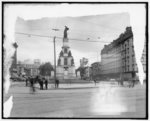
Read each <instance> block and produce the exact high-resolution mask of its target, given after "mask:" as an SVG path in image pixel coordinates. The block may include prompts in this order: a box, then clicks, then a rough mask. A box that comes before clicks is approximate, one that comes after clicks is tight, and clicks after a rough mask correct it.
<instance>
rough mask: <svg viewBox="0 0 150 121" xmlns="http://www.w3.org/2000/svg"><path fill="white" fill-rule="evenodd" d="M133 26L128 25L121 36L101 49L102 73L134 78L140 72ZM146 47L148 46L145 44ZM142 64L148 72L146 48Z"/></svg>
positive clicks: (110, 75)
mask: <svg viewBox="0 0 150 121" xmlns="http://www.w3.org/2000/svg"><path fill="white" fill-rule="evenodd" d="M133 41H134V40H133V33H132V29H131V27H127V28H126V30H125V32H124V33H122V34H121V35H120V36H119V38H117V39H116V40H114V41H113V42H111V43H110V44H109V45H105V46H104V48H103V49H102V51H101V74H102V75H103V76H104V77H106V76H107V77H111V78H118V77H122V78H133V77H135V75H136V73H137V72H138V68H137V64H136V59H135V52H134V45H133ZM145 47H146V46H145ZM142 59H143V60H142V64H143V68H144V71H145V72H146V48H144V50H143V56H142Z"/></svg>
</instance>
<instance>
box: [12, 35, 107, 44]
mask: <svg viewBox="0 0 150 121" xmlns="http://www.w3.org/2000/svg"><path fill="white" fill-rule="evenodd" d="M15 33H16V34H20V35H27V36H38V37H47V38H53V37H54V36H46V35H39V34H29V33H23V32H15ZM56 38H57V39H63V37H58V36H56ZM69 40H76V41H82V42H101V43H109V42H105V41H96V40H82V39H76V38H69Z"/></svg>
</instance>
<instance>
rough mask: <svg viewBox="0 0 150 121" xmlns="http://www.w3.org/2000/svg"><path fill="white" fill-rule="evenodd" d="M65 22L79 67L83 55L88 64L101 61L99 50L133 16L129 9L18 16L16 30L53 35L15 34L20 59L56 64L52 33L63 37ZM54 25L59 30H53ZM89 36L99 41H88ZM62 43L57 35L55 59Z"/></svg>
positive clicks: (110, 40)
mask: <svg viewBox="0 0 150 121" xmlns="http://www.w3.org/2000/svg"><path fill="white" fill-rule="evenodd" d="M64 26H68V27H69V31H68V38H69V45H70V50H71V52H72V55H73V57H74V61H75V66H76V68H78V67H79V65H80V59H81V58H83V57H85V58H88V59H89V66H90V64H91V63H93V62H97V61H100V60H101V57H100V52H101V50H102V49H103V47H104V45H105V44H109V43H110V42H112V41H113V40H115V39H117V38H118V37H119V35H120V34H121V33H123V32H124V31H125V28H126V27H127V26H130V16H129V14H128V13H116V14H103V15H93V16H92V15H91V16H80V17H69V16H67V17H55V18H54V17H53V18H52V17H51V18H46V17H45V18H41V19H34V20H24V19H23V18H19V17H18V18H17V21H16V25H15V32H16V33H28V34H36V35H43V36H50V37H49V38H48V37H38V36H32V35H31V36H30V35H23V34H15V39H16V42H17V44H18V50H17V55H18V57H17V58H18V60H19V61H24V60H30V61H33V60H34V59H40V60H41V62H43V63H44V62H51V63H52V64H54V55H53V54H54V51H53V37H54V36H56V37H63V31H64V28H65V27H64ZM53 28H56V29H59V31H53V30H52V29H53ZM72 39H77V40H72ZM80 40H82V41H80ZM88 40H90V41H97V42H88ZM62 45H63V40H62V39H59V38H56V59H58V57H59V53H60V51H61V49H62V48H61V47H62Z"/></svg>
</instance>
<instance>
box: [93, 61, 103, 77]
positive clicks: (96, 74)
mask: <svg viewBox="0 0 150 121" xmlns="http://www.w3.org/2000/svg"><path fill="white" fill-rule="evenodd" d="M91 70H92V71H91V76H92V78H97V77H99V76H100V74H101V62H94V63H92V64H91Z"/></svg>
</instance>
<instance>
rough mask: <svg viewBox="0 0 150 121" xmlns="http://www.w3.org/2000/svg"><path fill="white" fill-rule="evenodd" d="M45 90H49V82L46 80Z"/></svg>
mask: <svg viewBox="0 0 150 121" xmlns="http://www.w3.org/2000/svg"><path fill="white" fill-rule="evenodd" d="M45 88H46V90H47V88H48V81H47V79H45Z"/></svg>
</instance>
